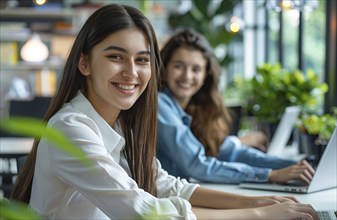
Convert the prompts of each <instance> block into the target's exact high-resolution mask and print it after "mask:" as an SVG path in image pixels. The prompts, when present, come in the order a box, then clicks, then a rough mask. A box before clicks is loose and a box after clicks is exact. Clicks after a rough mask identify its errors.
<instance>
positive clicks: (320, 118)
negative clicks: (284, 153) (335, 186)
mask: <svg viewBox="0 0 337 220" xmlns="http://www.w3.org/2000/svg"><path fill="white" fill-rule="evenodd" d="M336 124H337V107H333V108H331V113H327V114H321V115H319V114H313V113H312V114H308V113H305V114H303V115H302V116H301V118H300V120H299V121H298V123H297V128H298V131H299V139H298V142H299V150H300V153H304V154H307V155H314V156H315V157H316V158H318V159H319V158H320V157H321V156H322V154H323V152H324V150H325V147H326V145H327V143H328V141H329V139H330V137H331V135H332V132H333V130H334V128H335V126H336Z"/></svg>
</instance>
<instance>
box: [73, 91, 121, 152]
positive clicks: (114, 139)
mask: <svg viewBox="0 0 337 220" xmlns="http://www.w3.org/2000/svg"><path fill="white" fill-rule="evenodd" d="M71 104H72V105H73V106H74V108H76V109H78V110H79V111H81V112H82V113H84V114H85V115H87V116H88V117H89V118H90V119H92V120H93V121H94V122H95V124H96V125H97V127H98V129H99V130H100V132H101V135H102V137H101V138H102V140H103V143H104V146H105V147H106V148H107V149H108V151H109V153H111V152H112V151H116V150H118V151H120V150H121V148H122V147H124V145H125V139H124V138H123V137H122V136H121V133H122V132H121V130H120V128H119V126H118V125H116V126H114V129H115V130H114V129H112V128H111V127H110V125H109V124H108V123H107V122H106V121H105V120H104V119H103V118H102V117H101V116H100V115H99V114H98V113H97V111H96V110H95V108H94V107H93V106H92V105H91V103H90V102H89V100H88V99H87V98H86V97H85V96H84V95H83V94H82V92H78V94H77V96H76V97H75V98H74V99H73V100H72V101H71ZM116 124H118V123H116Z"/></svg>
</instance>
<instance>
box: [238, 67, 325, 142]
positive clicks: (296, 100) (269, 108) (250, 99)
mask: <svg viewBox="0 0 337 220" xmlns="http://www.w3.org/2000/svg"><path fill="white" fill-rule="evenodd" d="M248 84H249V86H247V88H249V89H246V94H245V97H246V99H247V102H246V110H247V112H248V113H249V114H250V115H252V116H254V117H255V118H256V120H257V122H258V127H260V130H263V131H264V132H265V133H267V136H268V137H269V138H271V137H272V135H273V131H274V130H275V128H276V125H277V124H278V122H279V120H280V118H281V116H282V114H283V112H284V110H285V108H286V107H288V106H300V107H301V108H302V111H303V112H317V111H318V107H319V104H320V102H321V101H322V99H323V95H324V93H326V92H327V91H328V86H327V84H326V83H321V82H319V78H318V75H317V74H315V73H314V72H313V71H312V70H308V71H306V72H303V71H301V70H294V71H289V70H286V69H283V68H282V67H281V65H279V64H268V63H266V64H263V65H261V66H259V67H257V73H256V75H255V76H254V77H253V78H252V79H250V80H248ZM264 127H267V129H266V128H264ZM268 130H269V131H268Z"/></svg>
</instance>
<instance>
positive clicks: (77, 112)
mask: <svg viewBox="0 0 337 220" xmlns="http://www.w3.org/2000/svg"><path fill="white" fill-rule="evenodd" d="M48 126H53V127H55V128H57V129H59V130H60V131H62V132H63V133H64V134H65V135H66V136H67V137H68V138H69V139H70V140H71V141H72V142H73V143H74V144H75V145H76V146H78V147H79V148H81V149H82V150H83V151H84V153H85V154H86V155H87V158H89V159H90V160H91V161H92V162H93V164H94V170H91V169H88V167H87V166H86V165H85V164H83V163H82V162H81V161H80V160H79V159H78V158H75V157H73V156H72V155H70V154H68V153H66V152H64V151H62V150H60V149H59V148H57V147H55V145H54V144H53V143H50V142H48V141H46V140H45V139H41V141H40V144H39V146H38V152H37V159H36V165H35V174H34V179H33V186H32V193H31V200H30V204H29V205H30V207H31V208H33V209H34V210H35V211H37V212H38V213H40V214H41V215H43V217H45V218H47V219H127V218H133V219H135V218H137V219H140V218H144V219H147V218H151V217H153V218H156V219H195V215H194V214H193V213H192V211H191V205H190V203H189V202H188V201H187V200H188V199H189V198H190V196H191V194H192V193H193V191H194V190H195V189H196V187H198V185H196V184H191V183H188V182H187V181H186V180H184V179H179V178H175V177H173V176H170V175H168V174H167V172H166V171H164V170H163V169H161V165H160V163H159V162H158V160H156V165H157V169H158V177H157V180H156V186H157V190H158V197H154V196H152V195H151V194H149V193H147V192H145V191H144V190H143V189H140V188H139V187H138V186H137V183H136V182H135V181H134V180H133V179H132V178H131V177H130V170H129V167H128V165H127V161H126V159H125V157H124V155H123V153H122V149H123V147H124V144H125V139H124V138H123V137H122V136H121V135H120V134H119V133H118V129H115V130H114V129H112V128H111V127H110V126H109V125H108V124H107V123H106V122H105V121H104V119H103V118H102V117H101V116H100V115H99V114H98V113H97V112H96V111H95V109H94V108H93V106H92V105H91V104H90V102H89V101H88V100H87V99H86V98H85V97H84V95H83V94H82V93H79V94H78V95H77V96H76V97H75V98H74V99H73V100H72V101H71V102H70V103H67V104H65V105H64V107H63V108H62V109H61V110H60V111H59V112H58V113H56V114H55V115H54V116H53V117H52V118H51V119H50V120H49V122H48Z"/></svg>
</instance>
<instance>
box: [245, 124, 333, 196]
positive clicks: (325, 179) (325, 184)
mask: <svg viewBox="0 0 337 220" xmlns="http://www.w3.org/2000/svg"><path fill="white" fill-rule="evenodd" d="M239 186H240V187H243V188H249V189H262V190H274V191H286V192H296V193H311V192H316V191H320V190H325V189H330V188H334V187H337V126H336V127H335V129H334V131H333V133H332V135H331V137H330V140H329V143H328V145H327V146H326V148H325V150H324V153H323V155H322V157H321V159H320V161H319V163H318V166H317V169H316V171H315V175H314V177H313V179H312V181H311V183H310V184H309V185H307V186H296V185H291V184H272V183H240V185H239Z"/></svg>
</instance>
